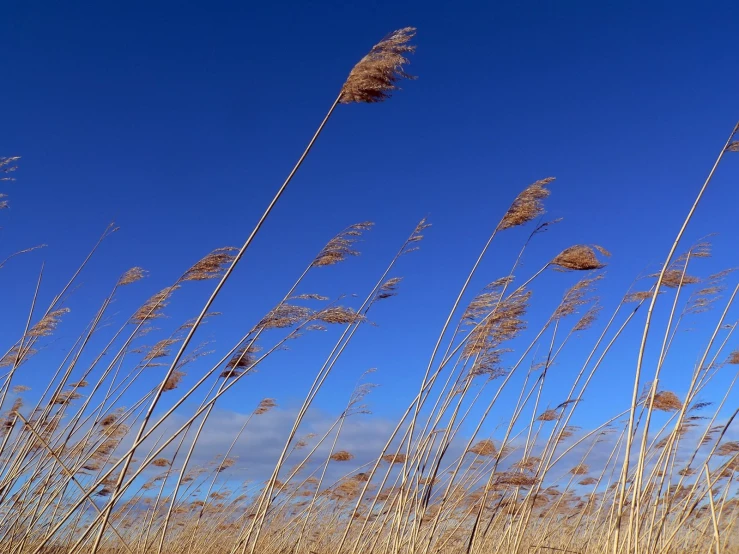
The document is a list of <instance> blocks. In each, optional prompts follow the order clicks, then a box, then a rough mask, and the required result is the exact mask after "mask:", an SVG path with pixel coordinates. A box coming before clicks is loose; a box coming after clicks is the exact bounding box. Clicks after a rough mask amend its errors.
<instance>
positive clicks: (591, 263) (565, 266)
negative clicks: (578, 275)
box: [549, 244, 609, 271]
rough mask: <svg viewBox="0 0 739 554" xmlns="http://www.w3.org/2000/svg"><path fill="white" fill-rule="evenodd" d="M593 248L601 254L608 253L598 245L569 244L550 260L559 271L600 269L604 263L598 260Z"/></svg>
mask: <svg viewBox="0 0 739 554" xmlns="http://www.w3.org/2000/svg"><path fill="white" fill-rule="evenodd" d="M595 250H597V251H598V252H600V253H601V254H603V255H605V256H607V255H609V254H608V253H607V251H606V250H605V249H603V248H601V247H600V246H596V245H593V246H592V247H590V246H586V245H584V244H578V245H575V246H570V247H569V248H566V249H565V250H563V251H562V252H560V253H559V254H558V255H557V256H556V257H555V258H554V259H553V260H552V261H551V262H549V263H550V264H551V265H553V266H555V269H557V270H559V271H588V270H592V269H601V268H603V267H605V264H604V263H602V262H600V261H599V260H598V258H597V257H596V255H595Z"/></svg>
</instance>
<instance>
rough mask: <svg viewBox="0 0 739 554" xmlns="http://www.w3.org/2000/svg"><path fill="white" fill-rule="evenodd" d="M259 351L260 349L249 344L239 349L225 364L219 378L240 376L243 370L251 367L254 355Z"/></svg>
mask: <svg viewBox="0 0 739 554" xmlns="http://www.w3.org/2000/svg"><path fill="white" fill-rule="evenodd" d="M260 350H261V348H260V347H259V346H257V345H256V344H250V345H247V346H242V347H241V348H239V349H238V350H237V351H236V353H235V354H234V355H233V356H232V357H231V359H230V360H229V361H228V363H227V364H226V369H225V370H224V371H223V372H222V373H221V377H222V378H224V379H229V378H231V377H238V376H239V375H241V374H242V373H243V370H246V369H248V368H250V367H251V366H252V364H253V363H254V359H255V357H254V354H256V353H257V352H259V351H260Z"/></svg>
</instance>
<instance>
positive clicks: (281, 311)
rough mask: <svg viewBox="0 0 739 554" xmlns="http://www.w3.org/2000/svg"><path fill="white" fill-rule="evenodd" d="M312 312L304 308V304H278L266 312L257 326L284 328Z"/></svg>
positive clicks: (305, 317)
mask: <svg viewBox="0 0 739 554" xmlns="http://www.w3.org/2000/svg"><path fill="white" fill-rule="evenodd" d="M312 314H313V310H311V309H310V308H306V307H305V306H295V305H293V304H280V305H279V306H277V307H276V308H275V309H274V310H272V311H271V312H270V313H269V314H267V315H266V316H265V317H264V319H262V321H260V322H259V325H258V326H259V327H262V328H263V329H285V328H287V327H292V326H293V325H295V324H296V323H298V322H299V321H301V320H303V319H307V318H308V317H310V316H311V315H312Z"/></svg>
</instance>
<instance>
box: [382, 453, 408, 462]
mask: <svg viewBox="0 0 739 554" xmlns="http://www.w3.org/2000/svg"><path fill="white" fill-rule="evenodd" d="M382 459H383V460H384V461H386V462H388V463H390V464H402V463H403V462H405V459H406V455H405V454H401V453H397V454H385V455H384V456H383V457H382Z"/></svg>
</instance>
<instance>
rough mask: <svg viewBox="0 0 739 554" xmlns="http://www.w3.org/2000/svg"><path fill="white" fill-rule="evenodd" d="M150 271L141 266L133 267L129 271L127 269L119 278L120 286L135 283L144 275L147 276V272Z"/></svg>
mask: <svg viewBox="0 0 739 554" xmlns="http://www.w3.org/2000/svg"><path fill="white" fill-rule="evenodd" d="M147 273H148V272H147V271H146V270H145V269H142V268H140V267H132V268H131V269H129V270H128V271H126V272H125V273H124V274H123V275H122V276H121V278H120V279H118V286H119V287H123V286H126V285H130V284H131V283H135V282H136V281H140V280H141V279H143V278H144V277H146V274H147Z"/></svg>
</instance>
